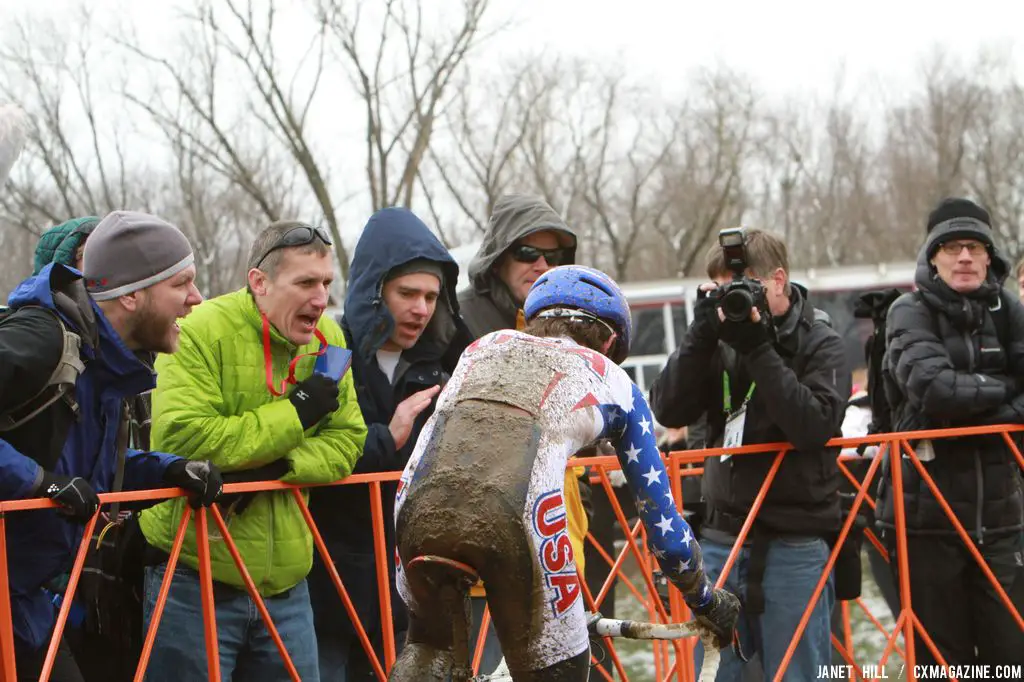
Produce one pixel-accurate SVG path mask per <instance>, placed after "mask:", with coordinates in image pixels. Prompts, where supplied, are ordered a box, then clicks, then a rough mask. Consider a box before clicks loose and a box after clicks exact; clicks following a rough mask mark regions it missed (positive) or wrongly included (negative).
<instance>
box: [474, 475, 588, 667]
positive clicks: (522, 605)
mask: <svg viewBox="0 0 1024 682" xmlns="http://www.w3.org/2000/svg"><path fill="white" fill-rule="evenodd" d="M543 478H544V473H543V472H538V475H537V476H536V477H535V479H534V483H535V484H536V486H535V490H538V491H546V492H539V493H537V494H533V493H531V499H530V504H528V505H526V509H525V511H524V514H523V516H522V521H521V524H522V525H521V526H520V528H523V527H525V530H526V532H525V533H523V532H522V531H520V534H519V538H520V539H519V542H518V544H519V547H518V548H517V549H518V551H515V552H506V553H505V554H504V555H503V557H504V561H503V562H502V563H501V564H498V563H492V564H488V565H487V566H486V568H485V570H484V571H482V572H481V576H482V577H483V579H484V585H485V586H486V587H487V602H488V605H489V606H490V608H491V615H492V616H493V618H494V625H495V629H496V630H497V632H498V638H499V639H500V640H501V645H502V651H503V652H504V654H505V661H506V663H507V664H508V668H509V670H510V671H511V673H512V678H513V679H515V680H516V681H517V682H518V681H519V680H529V681H536V682H542V681H544V682H548V681H550V682H562V681H563V680H564V681H567V682H568V681H571V682H576V681H577V680H586V679H587V677H588V675H589V671H590V666H589V651H590V640H589V638H588V636H587V625H586V613H585V610H584V607H583V596H582V589H581V587H580V584H579V578H578V575H577V572H576V564H575V562H574V560H573V554H572V544H571V542H570V539H569V535H568V529H567V523H566V514H565V506H564V503H563V499H562V491H561V487H562V485H561V484H562V481H561V480H560V478H555V477H554V476H552V477H550V478H551V480H548V481H543V482H542V479H543ZM515 557H520V558H519V559H513V558H515Z"/></svg>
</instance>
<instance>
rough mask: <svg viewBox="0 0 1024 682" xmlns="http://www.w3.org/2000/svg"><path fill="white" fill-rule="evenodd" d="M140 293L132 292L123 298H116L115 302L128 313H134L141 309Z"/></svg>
mask: <svg viewBox="0 0 1024 682" xmlns="http://www.w3.org/2000/svg"><path fill="white" fill-rule="evenodd" d="M141 296H142V291H133V292H132V293H130V294H125V295H124V296H118V297H117V302H118V303H120V304H121V305H122V306H123V307H124V309H125V310H127V311H128V312H130V313H134V312H135V311H136V310H138V309H139V308H140V307H142V297H141Z"/></svg>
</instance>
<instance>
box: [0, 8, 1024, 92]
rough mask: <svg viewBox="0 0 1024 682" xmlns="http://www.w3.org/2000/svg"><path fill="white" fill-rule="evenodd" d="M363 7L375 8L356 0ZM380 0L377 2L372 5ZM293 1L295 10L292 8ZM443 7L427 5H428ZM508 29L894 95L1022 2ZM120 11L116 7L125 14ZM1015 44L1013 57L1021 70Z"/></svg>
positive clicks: (994, 31)
mask: <svg viewBox="0 0 1024 682" xmlns="http://www.w3.org/2000/svg"><path fill="white" fill-rule="evenodd" d="M366 1H369V2H374V1H378V0H366ZM379 1H383V0H379ZM78 2H79V0H0V4H2V5H3V6H4V9H5V12H4V13H5V14H6V13H7V10H9V9H14V10H15V11H29V12H36V13H49V14H52V15H55V16H68V12H67V8H68V7H73V6H75V5H76V4H78ZM290 2H294V4H295V5H296V9H300V8H301V5H303V1H302V0H290V1H285V2H283V3H282V6H285V7H286V6H288V4H290ZM447 2H448V0H428V2H427V6H428V7H430V6H432V5H435V3H436V6H438V7H440V6H443V5H445V4H446V3H447ZM492 2H493V7H494V11H493V14H492V16H494V15H504V16H510V17H514V18H515V20H516V25H515V26H514V27H513V28H511V29H510V30H509V31H508V32H507V33H506V34H505V35H504V36H503V37H502V40H501V43H500V45H499V46H497V48H498V49H496V50H491V52H492V53H494V52H500V51H502V50H504V49H514V48H515V47H517V46H522V47H524V48H539V47H546V48H548V49H550V50H553V51H555V52H557V53H561V54H570V55H578V56H592V57H594V58H595V59H602V58H609V59H614V60H616V61H619V60H621V61H622V62H623V63H625V64H626V65H627V66H628V69H629V71H630V73H632V74H635V75H636V76H637V77H638V78H643V77H644V76H646V75H650V76H651V77H652V78H653V79H655V80H656V81H657V82H659V83H661V84H663V85H664V87H666V88H668V89H670V90H671V89H672V87H673V84H674V83H678V82H680V81H682V80H683V78H682V76H683V75H684V74H685V73H686V72H687V71H688V70H691V69H693V68H696V67H700V66H709V65H713V64H715V63H716V62H723V63H725V64H728V65H729V66H731V67H733V68H736V69H738V70H740V71H742V72H745V73H747V74H749V75H750V76H752V77H753V78H754V79H755V81H756V82H757V83H758V84H759V85H760V86H761V87H762V88H763V89H764V90H765V91H766V92H769V93H780V92H786V93H797V92H804V91H806V90H808V89H811V90H817V89H822V88H824V89H829V88H830V87H831V83H832V82H833V79H834V74H835V73H836V70H837V69H838V68H839V67H840V66H841V65H843V66H844V67H845V69H846V73H847V77H848V83H850V84H851V85H856V86H858V87H871V86H875V85H876V83H875V81H876V80H877V79H879V78H880V79H881V80H882V81H883V83H885V84H886V85H887V86H888V87H899V86H900V84H901V83H906V82H907V80H908V79H910V78H912V77H913V76H914V75H915V70H916V69H917V68H918V66H919V63H920V59H921V57H922V55H924V54H925V53H926V52H927V51H928V50H930V49H932V48H933V47H934V46H936V45H939V46H941V49H943V50H946V51H949V52H950V53H953V54H958V55H968V56H970V55H973V54H975V53H976V52H977V50H978V49H979V47H982V46H986V45H988V46H1000V47H1003V48H1005V47H1006V46H1009V45H1012V44H1013V43H1014V41H1016V42H1020V41H1021V40H1022V39H1024V3H1021V2H1013V1H1012V0H971V1H970V2H963V1H962V0H957V1H955V2H954V1H952V0H932V1H927V2H926V1H923V0H858V1H857V2H849V1H845V2H838V1H834V0H772V1H771V2H765V1H763V0H731V1H729V0H719V1H717V2H716V1H713V0H699V1H694V0H492ZM89 4H91V5H92V6H93V7H94V8H95V11H96V13H97V15H98V16H103V15H104V14H107V15H109V14H111V13H113V12H125V11H127V12H130V13H131V14H132V15H133V17H134V18H135V20H136V21H137V22H138V23H139V24H140V25H144V26H146V27H147V28H149V29H153V30H156V31H160V30H161V29H162V28H165V27H166V25H167V24H166V18H167V16H168V12H169V11H170V10H169V9H168V7H169V6H171V5H187V4H189V3H188V0H176V1H175V2H162V1H158V0H142V1H138V2H131V3H126V2H124V0H90V3H89ZM126 7H127V8H128V9H125V8H126ZM1022 50H1024V46H1017V49H1016V50H1015V51H1014V57H1015V60H1016V62H1017V64H1018V65H1020V66H1021V68H1022V70H1024V55H1022V54H1020V52H1021V51H1022Z"/></svg>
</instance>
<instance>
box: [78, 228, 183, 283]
mask: <svg viewBox="0 0 1024 682" xmlns="http://www.w3.org/2000/svg"><path fill="white" fill-rule="evenodd" d="M82 258H83V261H84V262H83V264H82V270H83V274H84V275H85V282H86V287H87V288H88V289H89V293H90V294H91V295H92V297H93V299H94V300H96V301H109V300H111V299H114V298H117V297H118V296H124V295H125V294H130V293H132V292H133V291H138V290H139V289H145V288H146V287H150V286H153V285H154V284H157V283H158V282H162V281H164V280H165V279H167V278H169V277H173V276H174V275H176V274H178V273H179V272H181V271H182V270H184V269H185V268H187V267H188V266H190V265H192V263H193V261H194V260H195V257H194V255H193V253H192V245H191V244H189V242H188V238H187V237H185V235H184V234H182V232H181V230H179V229H178V228H176V227H175V226H174V225H171V224H170V223H168V222H166V221H164V220H161V219H160V218H157V217H156V216H153V215H149V214H148V213H139V212H137V211H114V212H113V213H110V214H109V215H107V216H106V217H105V218H104V219H103V220H101V221H100V223H99V225H97V226H96V229H94V230H93V231H92V234H91V235H90V236H89V240H88V241H87V242H86V243H85V253H84V254H83V256H82Z"/></svg>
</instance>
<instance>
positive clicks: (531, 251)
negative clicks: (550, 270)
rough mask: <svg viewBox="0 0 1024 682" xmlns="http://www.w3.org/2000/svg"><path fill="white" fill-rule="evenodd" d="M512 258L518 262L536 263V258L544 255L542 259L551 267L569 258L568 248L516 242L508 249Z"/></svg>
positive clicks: (563, 262) (561, 263)
mask: <svg viewBox="0 0 1024 682" xmlns="http://www.w3.org/2000/svg"><path fill="white" fill-rule="evenodd" d="M509 253H511V254H512V258H514V259H515V260H517V261H519V262H520V263H536V262H537V259H538V258H540V257H541V256H544V260H545V261H547V264H548V265H550V266H552V267H557V266H559V265H563V264H565V263H566V262H568V260H569V250H568V249H563V248H561V247H559V248H557V249H541V248H538V247H536V246H529V245H528V244H518V245H516V246H513V247H512V248H511V249H509Z"/></svg>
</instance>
